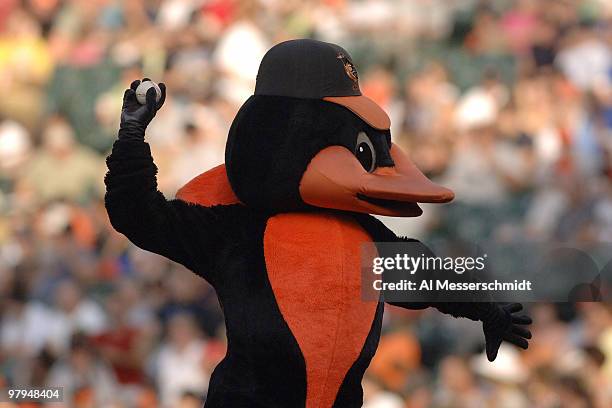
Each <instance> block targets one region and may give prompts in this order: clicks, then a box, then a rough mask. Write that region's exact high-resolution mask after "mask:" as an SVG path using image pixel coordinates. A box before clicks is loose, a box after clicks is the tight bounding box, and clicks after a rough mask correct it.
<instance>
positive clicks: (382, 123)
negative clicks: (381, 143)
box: [323, 95, 391, 130]
mask: <svg viewBox="0 0 612 408" xmlns="http://www.w3.org/2000/svg"><path fill="white" fill-rule="evenodd" d="M323 100H324V101H328V102H333V103H337V104H338V105H342V106H344V107H345V108H348V109H349V110H350V111H351V112H353V113H354V114H355V115H357V116H359V117H360V118H361V119H363V120H364V121H365V122H366V123H367V124H368V125H370V126H372V127H373V128H375V129H381V130H387V129H389V128H390V127H391V119H389V115H387V113H386V112H385V111H384V110H382V108H381V107H380V106H378V104H377V103H376V102H374V101H373V100H371V99H370V98H368V97H367V96H364V95H360V96H326V97H325V98H323Z"/></svg>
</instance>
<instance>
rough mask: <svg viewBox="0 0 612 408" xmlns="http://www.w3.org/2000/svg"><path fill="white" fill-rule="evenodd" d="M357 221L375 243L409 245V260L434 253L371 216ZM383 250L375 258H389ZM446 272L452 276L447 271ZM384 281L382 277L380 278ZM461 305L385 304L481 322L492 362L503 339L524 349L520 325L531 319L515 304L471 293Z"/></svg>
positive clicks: (436, 275) (438, 275)
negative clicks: (411, 254)
mask: <svg viewBox="0 0 612 408" xmlns="http://www.w3.org/2000/svg"><path fill="white" fill-rule="evenodd" d="M355 218H356V219H357V221H358V222H359V223H360V224H361V226H362V227H364V228H365V229H366V231H368V232H369V233H370V235H371V236H372V238H373V239H374V241H375V242H398V241H400V242H401V241H403V242H407V243H410V245H408V247H409V249H410V251H411V252H413V257H420V256H424V257H426V258H432V257H435V255H434V253H433V252H432V251H431V250H430V249H429V248H428V247H427V246H426V245H425V244H423V243H421V242H419V241H417V240H414V239H407V238H399V237H397V236H396V235H395V234H394V233H393V232H392V231H391V230H389V229H388V228H387V227H386V226H385V225H384V224H383V223H382V222H380V221H379V220H377V219H376V218H374V217H371V216H364V215H355ZM381 252H384V247H382V246H381V247H379V255H381V256H389V255H391V256H393V255H394V254H384V253H381ZM416 273H417V274H418V273H421V274H426V273H428V274H430V276H428V277H429V278H431V279H434V280H435V279H443V274H444V273H445V271H439V270H434V271H416ZM450 273H454V272H453V271H451V272H450ZM383 279H384V276H383ZM465 280H466V281H472V282H478V279H477V278H476V277H475V276H474V275H471V276H469V278H467V279H465ZM466 295H467V296H469V298H466V299H465V301H464V302H445V301H444V300H443V299H439V298H433V299H427V301H423V302H391V301H389V302H387V303H388V304H390V305H393V306H398V307H401V308H404V309H411V310H415V309H417V310H418V309H425V308H427V307H435V308H436V309H438V310H439V311H440V312H442V313H446V314H449V315H451V316H454V317H466V318H468V319H471V320H475V321H478V320H479V321H481V322H482V325H483V332H484V335H485V343H486V353H487V358H488V359H489V360H490V361H493V360H495V357H496V356H497V351H498V349H499V346H500V345H501V342H502V341H503V340H505V341H508V342H510V343H513V344H515V345H517V346H519V347H522V348H527V346H528V343H527V340H526V339H530V338H531V333H530V332H529V330H527V329H525V328H523V327H521V326H520V325H528V324H531V319H530V318H529V317H527V316H522V315H521V316H519V315H516V313H518V312H520V311H521V310H522V308H523V307H522V306H521V305H520V304H519V303H514V304H509V305H502V304H500V303H495V302H494V301H493V299H492V297H491V296H490V295H489V294H488V293H486V292H485V293H481V292H478V291H476V292H471V293H468V294H466Z"/></svg>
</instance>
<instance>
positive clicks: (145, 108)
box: [119, 78, 166, 140]
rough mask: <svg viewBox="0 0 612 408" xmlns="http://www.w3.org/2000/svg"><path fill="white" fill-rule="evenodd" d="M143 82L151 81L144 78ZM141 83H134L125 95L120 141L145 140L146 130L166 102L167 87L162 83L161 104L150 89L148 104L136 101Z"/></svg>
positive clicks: (160, 87) (155, 93)
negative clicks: (137, 90)
mask: <svg viewBox="0 0 612 408" xmlns="http://www.w3.org/2000/svg"><path fill="white" fill-rule="evenodd" d="M142 81H143V82H144V81H150V79H148V78H144V79H143V80H142ZM140 82H141V81H140V80H136V81H134V82H132V84H131V85H130V89H126V90H125V93H124V94H123V107H122V108H121V125H120V126H119V139H122V140H126V139H137V140H142V139H144V132H145V129H146V128H147V126H148V125H149V123H150V122H151V120H153V118H154V117H155V114H156V113H157V111H158V110H159V108H161V107H162V105H163V104H164V101H165V100H166V85H165V84H163V83H160V84H159V89H160V90H161V97H160V98H159V102H156V101H155V99H156V98H157V92H156V91H155V89H154V88H150V89H149V90H148V91H147V96H146V103H145V104H144V105H141V104H140V103H139V102H138V100H137V99H136V88H138V85H140Z"/></svg>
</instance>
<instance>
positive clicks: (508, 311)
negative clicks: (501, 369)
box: [482, 303, 531, 361]
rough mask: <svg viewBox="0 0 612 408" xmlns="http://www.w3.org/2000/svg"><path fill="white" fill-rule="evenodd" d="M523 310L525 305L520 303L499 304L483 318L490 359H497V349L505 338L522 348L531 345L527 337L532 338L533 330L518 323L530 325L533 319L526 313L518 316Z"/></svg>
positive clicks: (486, 346)
mask: <svg viewBox="0 0 612 408" xmlns="http://www.w3.org/2000/svg"><path fill="white" fill-rule="evenodd" d="M521 310H523V305H521V304H520V303H512V304H509V305H505V306H499V307H497V308H496V310H493V311H492V312H491V313H488V314H487V316H486V317H484V318H483V319H482V330H483V331H484V335H485V348H486V352H487V358H488V359H489V361H493V360H495V358H496V357H497V350H499V346H501V343H502V341H503V340H506V341H507V342H509V343H512V344H514V345H516V346H518V347H520V348H522V349H527V347H528V346H529V344H528V343H527V339H530V338H531V332H530V331H529V330H527V329H525V328H524V327H520V326H517V325H529V324H531V319H530V318H529V317H528V316H525V315H521V316H517V315H516V313H518V312H520V311H521Z"/></svg>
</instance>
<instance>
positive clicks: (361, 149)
mask: <svg viewBox="0 0 612 408" xmlns="http://www.w3.org/2000/svg"><path fill="white" fill-rule="evenodd" d="M355 157H357V160H359V163H361V165H362V166H363V168H364V169H366V171H367V172H368V173H371V172H372V171H374V168H375V167H376V151H375V150H374V145H372V141H371V140H370V138H369V137H368V135H366V134H365V133H364V132H359V134H358V135H357V147H355Z"/></svg>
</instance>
